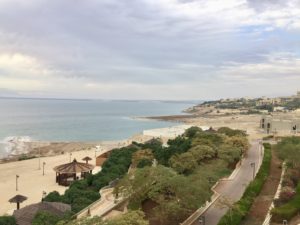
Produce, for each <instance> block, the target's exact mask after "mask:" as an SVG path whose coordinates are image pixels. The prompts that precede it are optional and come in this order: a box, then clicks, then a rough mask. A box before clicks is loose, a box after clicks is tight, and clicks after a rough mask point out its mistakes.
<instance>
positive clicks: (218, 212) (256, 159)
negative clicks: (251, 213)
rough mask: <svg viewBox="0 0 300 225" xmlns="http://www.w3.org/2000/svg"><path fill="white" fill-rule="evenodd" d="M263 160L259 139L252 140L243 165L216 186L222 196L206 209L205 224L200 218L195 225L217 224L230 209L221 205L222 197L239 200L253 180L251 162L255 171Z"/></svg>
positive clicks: (234, 200)
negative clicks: (228, 178)
mask: <svg viewBox="0 0 300 225" xmlns="http://www.w3.org/2000/svg"><path fill="white" fill-rule="evenodd" d="M261 161H262V154H261V148H260V144H259V142H258V141H253V142H251V147H250V149H249V150H248V152H247V155H246V157H245V158H244V159H243V160H242V165H241V167H240V169H239V171H238V173H237V174H236V176H235V177H234V178H233V179H231V180H222V181H220V182H219V184H218V185H217V186H216V188H215V191H216V192H218V193H219V194H220V197H219V198H218V199H217V200H216V201H215V202H214V203H213V204H212V205H211V206H210V207H209V208H208V209H207V210H206V211H205V213H204V214H202V216H203V217H204V220H205V224H204V223H202V224H201V223H200V222H199V218H198V219H197V220H196V221H195V222H194V223H193V225H200V224H201V225H217V224H218V222H219V221H220V219H221V218H222V217H223V215H225V213H226V212H227V210H228V209H226V208H221V207H220V201H221V199H222V198H226V199H230V200H231V201H233V202H236V201H238V200H239V199H240V198H241V197H242V195H243V193H244V191H245V189H246V187H247V186H248V184H249V183H250V181H252V180H253V167H251V165H250V164H251V163H255V165H256V168H255V170H256V171H255V172H256V173H257V171H258V170H259V168H260V165H261Z"/></svg>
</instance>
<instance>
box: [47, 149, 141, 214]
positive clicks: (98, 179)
mask: <svg viewBox="0 0 300 225" xmlns="http://www.w3.org/2000/svg"><path fill="white" fill-rule="evenodd" d="M137 150H138V149H137V148H136V147H134V146H129V147H125V148H121V149H114V150H112V152H111V154H110V156H109V158H108V159H107V160H106V161H105V163H104V164H103V166H102V171H101V172H99V173H97V174H95V175H89V176H88V177H87V179H85V180H79V181H74V182H73V183H72V184H71V186H70V187H69V189H67V190H66V191H65V194H64V195H59V193H58V192H51V193H49V194H48V195H47V196H46V197H45V199H44V200H46V201H50V202H64V203H67V204H71V207H72V211H73V212H79V211H80V210H82V209H84V208H85V207H87V206H88V205H90V204H91V203H92V202H94V201H96V200H98V199H99V198H100V194H99V190H100V189H101V188H103V187H105V186H107V185H108V184H109V182H111V181H113V180H115V179H116V178H121V177H122V176H124V174H126V173H127V171H128V168H129V166H130V164H131V157H132V154H133V153H134V152H135V151H137Z"/></svg>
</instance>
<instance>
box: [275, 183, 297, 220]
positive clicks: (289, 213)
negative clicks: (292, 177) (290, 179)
mask: <svg viewBox="0 0 300 225" xmlns="http://www.w3.org/2000/svg"><path fill="white" fill-rule="evenodd" d="M299 211H300V182H299V184H298V186H297V189H296V195H295V196H294V198H293V199H292V200H291V201H289V202H288V203H286V204H284V205H282V206H280V207H278V208H274V209H272V211H271V213H272V221H274V222H282V220H290V219H291V218H293V217H294V216H295V215H296V214H297V213H298V212H299Z"/></svg>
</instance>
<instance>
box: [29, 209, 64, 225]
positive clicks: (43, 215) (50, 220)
mask: <svg viewBox="0 0 300 225" xmlns="http://www.w3.org/2000/svg"><path fill="white" fill-rule="evenodd" d="M59 220H61V218H60V217H59V216H56V215H54V214H52V213H49V212H46V211H40V212H38V213H37V214H36V215H35V217H34V218H33V220H32V225H55V224H56V223H57V222H58V221H59Z"/></svg>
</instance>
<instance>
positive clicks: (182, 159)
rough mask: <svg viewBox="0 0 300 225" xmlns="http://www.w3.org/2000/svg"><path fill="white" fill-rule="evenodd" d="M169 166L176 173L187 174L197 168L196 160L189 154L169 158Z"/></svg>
mask: <svg viewBox="0 0 300 225" xmlns="http://www.w3.org/2000/svg"><path fill="white" fill-rule="evenodd" d="M169 164H170V166H171V167H172V168H174V169H175V170H176V171H177V172H178V173H181V174H189V173H191V172H193V170H194V169H195V168H196V167H197V165H198V163H197V159H196V158H195V157H194V155H193V154H192V153H191V152H185V153H182V154H180V155H178V154H177V155H174V156H172V157H171V158H170V160H169Z"/></svg>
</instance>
